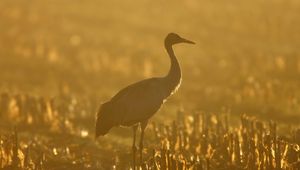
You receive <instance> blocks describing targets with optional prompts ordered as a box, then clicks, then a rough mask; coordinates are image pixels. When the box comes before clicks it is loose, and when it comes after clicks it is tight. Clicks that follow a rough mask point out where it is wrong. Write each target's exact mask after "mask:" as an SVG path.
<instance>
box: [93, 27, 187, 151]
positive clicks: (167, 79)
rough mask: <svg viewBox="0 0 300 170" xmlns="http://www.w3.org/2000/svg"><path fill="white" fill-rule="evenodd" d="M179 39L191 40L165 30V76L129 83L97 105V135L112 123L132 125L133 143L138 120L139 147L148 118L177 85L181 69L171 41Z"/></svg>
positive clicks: (100, 134)
mask: <svg viewBox="0 0 300 170" xmlns="http://www.w3.org/2000/svg"><path fill="white" fill-rule="evenodd" d="M181 42H185V43H193V42H191V41H189V40H186V39H183V38H181V37H179V36H178V35H177V34H174V33H170V34H168V36H167V37H166V39H165V48H166V50H167V52H168V54H169V57H170V61H171V67H170V70H169V72H168V74H167V75H166V76H164V77H154V78H149V79H145V80H142V81H139V82H136V83H134V84H131V85H129V86H127V87H125V88H124V89H122V90H121V91H119V92H118V93H117V94H116V95H115V96H114V97H112V98H111V99H110V100H109V101H107V102H106V103H104V104H102V105H101V106H100V109H99V111H98V113H97V118H96V137H98V136H102V135H105V134H106V133H108V131H109V130H110V129H111V128H112V127H114V126H133V127H134V146H135V131H136V127H137V126H136V125H137V124H139V123H140V124H141V130H142V133H141V142H140V147H141V148H142V143H143V136H144V129H145V128H146V126H147V123H148V120H149V119H150V118H151V117H152V116H153V115H154V114H155V113H156V112H157V111H158V110H159V108H160V107H161V105H162V104H163V103H164V101H165V100H166V99H167V98H168V97H169V96H170V95H171V94H173V92H174V91H176V90H177V88H178V87H179V85H180V82H181V69H180V66H179V63H178V61H177V59H176V56H175V54H174V51H173V49H172V45H174V44H176V43H181Z"/></svg>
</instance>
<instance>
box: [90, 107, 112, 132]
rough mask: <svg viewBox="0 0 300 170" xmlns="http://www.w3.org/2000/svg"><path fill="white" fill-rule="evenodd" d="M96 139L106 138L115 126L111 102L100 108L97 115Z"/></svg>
mask: <svg viewBox="0 0 300 170" xmlns="http://www.w3.org/2000/svg"><path fill="white" fill-rule="evenodd" d="M96 116H97V117H96V129H95V132H96V133H95V137H96V138H97V137H99V136H104V135H105V134H107V133H108V132H109V130H110V129H111V128H112V127H113V126H114V125H115V121H114V116H113V112H112V109H111V107H110V104H109V102H107V103H104V104H102V105H101V106H100V108H99V110H98V112H97V115H96Z"/></svg>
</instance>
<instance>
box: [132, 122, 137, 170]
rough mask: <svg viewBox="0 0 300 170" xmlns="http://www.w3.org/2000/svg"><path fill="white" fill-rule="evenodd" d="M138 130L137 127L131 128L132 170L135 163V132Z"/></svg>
mask: <svg viewBox="0 0 300 170" xmlns="http://www.w3.org/2000/svg"><path fill="white" fill-rule="evenodd" d="M137 128H138V125H134V126H133V144H132V158H133V159H132V160H133V162H132V163H133V170H135V167H136V163H135V158H136V150H137V148H136V146H135V139H136V130H137Z"/></svg>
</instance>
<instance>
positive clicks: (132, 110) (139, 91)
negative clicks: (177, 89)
mask: <svg viewBox="0 0 300 170" xmlns="http://www.w3.org/2000/svg"><path fill="white" fill-rule="evenodd" d="M162 83H163V81H161V78H151V79H146V80H143V81H140V82H137V83H134V84H132V85H130V86H128V87H126V88H124V89H122V90H121V91H120V92H118V93H117V94H116V95H115V96H114V97H113V98H112V99H111V100H110V102H111V104H112V106H114V113H115V114H116V115H119V116H120V117H119V119H120V122H119V124H120V125H128V126H129V125H132V124H135V123H138V122H141V121H145V120H147V119H149V118H150V117H151V116H152V115H153V114H154V113H155V112H156V111H157V110H158V109H159V108H160V106H161V104H162V103H163V101H164V96H165V95H164V90H163V84H162Z"/></svg>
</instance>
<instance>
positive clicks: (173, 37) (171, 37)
mask: <svg viewBox="0 0 300 170" xmlns="http://www.w3.org/2000/svg"><path fill="white" fill-rule="evenodd" d="M178 43H188V44H195V43H194V42H193V41H190V40H187V39H185V38H182V37H180V36H179V35H177V34H175V33H169V34H168V35H167V37H166V39H165V44H169V45H174V44H178Z"/></svg>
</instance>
